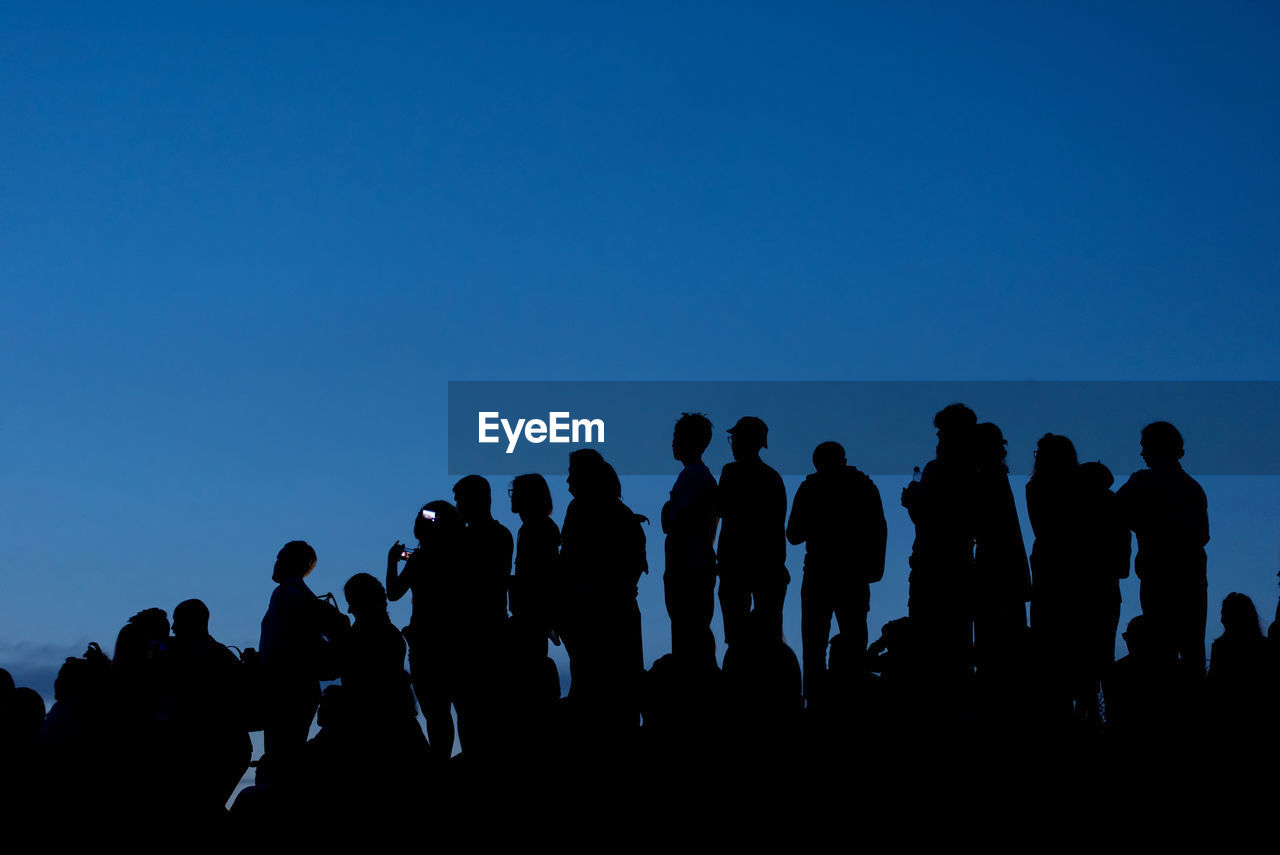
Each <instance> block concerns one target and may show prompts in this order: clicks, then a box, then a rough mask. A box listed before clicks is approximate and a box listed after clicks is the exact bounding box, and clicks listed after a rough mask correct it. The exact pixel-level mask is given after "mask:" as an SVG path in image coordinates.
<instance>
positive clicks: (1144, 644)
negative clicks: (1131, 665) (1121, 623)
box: [1120, 615, 1152, 657]
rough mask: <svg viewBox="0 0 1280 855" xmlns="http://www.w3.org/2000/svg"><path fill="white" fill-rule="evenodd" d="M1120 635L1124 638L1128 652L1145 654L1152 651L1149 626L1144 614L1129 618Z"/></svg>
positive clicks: (1135, 654) (1137, 654) (1138, 654)
mask: <svg viewBox="0 0 1280 855" xmlns="http://www.w3.org/2000/svg"><path fill="white" fill-rule="evenodd" d="M1120 637H1121V638H1123V639H1124V643H1125V644H1126V645H1127V646H1128V648H1129V652H1130V653H1131V654H1133V655H1134V656H1139V657H1141V656H1146V655H1148V654H1149V653H1151V651H1152V645H1151V641H1152V639H1151V627H1150V626H1149V625H1148V621H1147V617H1146V615H1137V616H1136V617H1134V618H1133V619H1132V620H1130V621H1129V625H1128V626H1127V627H1125V630H1124V632H1122V633H1120Z"/></svg>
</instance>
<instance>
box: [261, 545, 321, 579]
mask: <svg viewBox="0 0 1280 855" xmlns="http://www.w3.org/2000/svg"><path fill="white" fill-rule="evenodd" d="M314 569H316V551H315V550H314V549H312V548H311V544H309V543H307V542H306V541H305V540H291V541H289V542H288V543H286V544H285V545H284V547H283V548H281V550H280V551H279V552H278V553H276V566H275V568H274V569H273V570H272V571H271V581H272V582H275V583H277V584H279V583H280V582H283V581H285V580H286V579H305V578H306V577H307V574H308V573H310V572H311V571H312V570H314Z"/></svg>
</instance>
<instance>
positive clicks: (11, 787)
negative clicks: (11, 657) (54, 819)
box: [0, 671, 47, 823]
mask: <svg viewBox="0 0 1280 855" xmlns="http://www.w3.org/2000/svg"><path fill="white" fill-rule="evenodd" d="M3 677H8V678H9V679H8V680H7V681H4V680H2V679H0V758H2V759H0V769H2V770H3V773H2V774H0V800H2V801H0V804H3V806H4V809H5V810H6V811H13V813H12V814H11V815H12V816H13V817H15V818H21V819H22V820H23V821H24V822H26V823H31V822H33V821H35V820H36V819H38V818H39V814H40V813H41V812H42V811H43V810H44V808H45V806H46V801H45V799H46V798H47V794H46V792H45V783H44V781H43V776H44V771H45V769H44V765H43V762H42V761H43V757H42V756H41V751H40V726H41V723H42V722H43V721H44V717H45V705H44V698H42V697H40V693H39V692H37V691H36V690H35V689H30V688H27V687H25V686H24V687H14V686H13V678H12V677H11V676H10V675H9V674H8V672H7V671H6V672H4V674H3ZM5 683H7V684H8V687H7V688H8V691H7V692H6V691H4V688H6V687H5Z"/></svg>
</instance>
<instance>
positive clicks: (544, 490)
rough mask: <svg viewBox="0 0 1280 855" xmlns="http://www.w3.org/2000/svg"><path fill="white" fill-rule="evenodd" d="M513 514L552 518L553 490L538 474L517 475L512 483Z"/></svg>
mask: <svg viewBox="0 0 1280 855" xmlns="http://www.w3.org/2000/svg"><path fill="white" fill-rule="evenodd" d="M510 496H511V513H513V514H519V515H521V516H525V515H528V516H530V517H549V516H551V488H550V487H548V486H547V480H546V479H545V478H543V477H542V476H541V475H539V474H537V473H530V474H528V475H517V476H516V477H515V478H514V479H513V480H512V481H511V490H510Z"/></svg>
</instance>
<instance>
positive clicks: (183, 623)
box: [168, 600, 253, 818]
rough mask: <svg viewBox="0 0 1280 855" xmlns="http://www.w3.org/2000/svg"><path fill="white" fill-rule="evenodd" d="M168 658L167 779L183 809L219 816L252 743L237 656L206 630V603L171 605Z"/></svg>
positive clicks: (242, 768) (247, 761)
mask: <svg viewBox="0 0 1280 855" xmlns="http://www.w3.org/2000/svg"><path fill="white" fill-rule="evenodd" d="M168 661H169V668H168V670H169V675H170V685H171V688H172V693H173V694H172V703H171V706H170V711H169V722H170V727H171V731H172V736H173V745H172V750H173V752H174V753H173V755H172V759H171V763H172V769H173V775H172V777H171V779H170V780H171V785H172V786H174V787H176V788H177V790H178V791H180V793H181V800H182V802H183V804H184V808H185V812H186V813H187V814H188V815H203V816H204V817H206V818H208V817H220V816H221V814H222V810H223V807H224V806H225V805H226V803H227V800H228V799H229V798H230V797H231V794H232V793H233V792H234V791H235V788H236V785H237V784H238V783H239V782H240V779H241V777H243V776H244V773H245V770H246V769H248V768H249V761H250V759H251V758H252V754H253V744H252V742H251V741H250V739H249V732H248V730H247V728H246V727H245V722H244V719H243V716H242V710H243V702H244V697H243V693H244V691H245V686H244V682H243V675H242V666H241V664H240V660H239V658H237V657H236V655H235V654H234V653H232V652H231V651H230V650H229V649H228V648H227V647H225V646H223V645H222V644H220V643H218V641H217V640H215V639H214V638H213V636H212V635H210V634H209V608H208V607H207V606H206V605H205V604H204V603H203V602H201V601H200V600H184V601H183V602H181V603H179V604H178V605H177V606H176V607H175V608H174V610H173V638H172V639H171V640H170V641H169V650H168Z"/></svg>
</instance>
